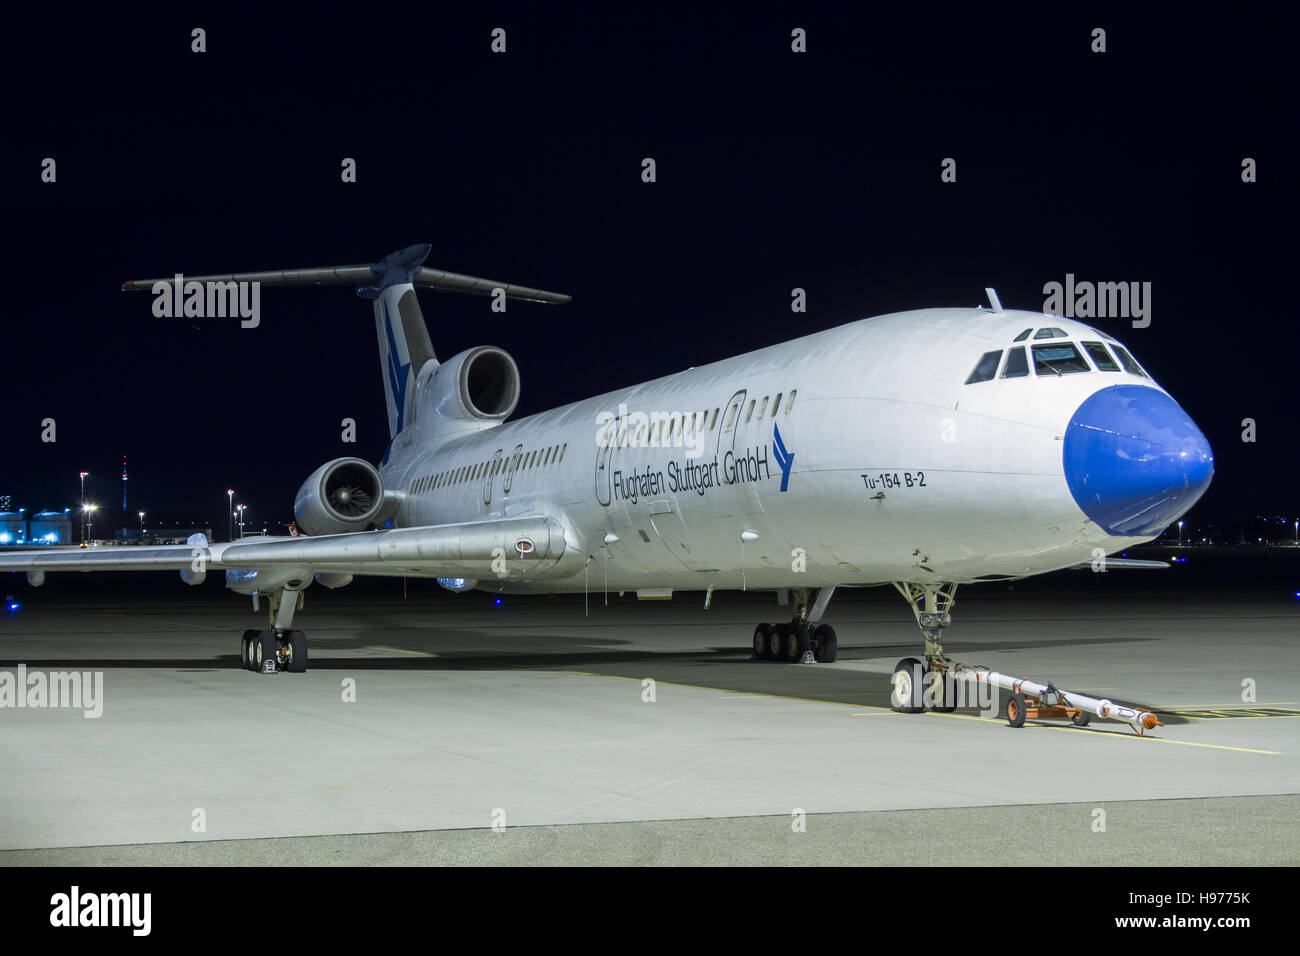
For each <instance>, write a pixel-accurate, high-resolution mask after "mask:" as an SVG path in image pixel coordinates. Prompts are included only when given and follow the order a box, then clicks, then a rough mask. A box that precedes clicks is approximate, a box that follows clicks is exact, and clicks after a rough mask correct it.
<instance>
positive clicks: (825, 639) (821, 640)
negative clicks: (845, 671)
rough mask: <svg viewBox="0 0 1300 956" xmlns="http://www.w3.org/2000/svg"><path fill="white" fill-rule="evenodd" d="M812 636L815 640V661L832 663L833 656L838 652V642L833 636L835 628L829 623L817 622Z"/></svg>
mask: <svg viewBox="0 0 1300 956" xmlns="http://www.w3.org/2000/svg"><path fill="white" fill-rule="evenodd" d="M813 638H814V639H815V640H816V641H817V662H818V663H819V664H834V663H835V658H837V657H839V654H840V642H839V639H838V638H837V637H836V636H835V628H833V627H831V626H830V625H829V624H818V625H817V629H816V630H814V631H813Z"/></svg>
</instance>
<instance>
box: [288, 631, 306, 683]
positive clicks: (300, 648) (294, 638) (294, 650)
mask: <svg viewBox="0 0 1300 956" xmlns="http://www.w3.org/2000/svg"><path fill="white" fill-rule="evenodd" d="M287 636H288V638H289V667H288V670H289V673H291V674H305V673H307V635H306V634H305V633H303V632H302V631H290V632H289V633H288V635H287Z"/></svg>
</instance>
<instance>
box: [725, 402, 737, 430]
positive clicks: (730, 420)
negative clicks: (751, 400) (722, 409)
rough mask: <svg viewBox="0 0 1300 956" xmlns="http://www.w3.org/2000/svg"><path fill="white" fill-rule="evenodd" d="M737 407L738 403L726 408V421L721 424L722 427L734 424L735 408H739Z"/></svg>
mask: <svg viewBox="0 0 1300 956" xmlns="http://www.w3.org/2000/svg"><path fill="white" fill-rule="evenodd" d="M739 407H740V406H738V405H732V406H730V407H728V409H727V423H726V424H725V425H723V426H722V427H723V428H730V427H731V426H732V425H734V424H735V422H736V409H737V408H739Z"/></svg>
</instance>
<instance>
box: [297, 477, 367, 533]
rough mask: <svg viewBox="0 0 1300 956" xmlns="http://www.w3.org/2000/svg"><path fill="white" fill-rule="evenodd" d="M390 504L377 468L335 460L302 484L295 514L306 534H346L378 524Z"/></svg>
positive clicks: (298, 523) (299, 525) (299, 526)
mask: <svg viewBox="0 0 1300 956" xmlns="http://www.w3.org/2000/svg"><path fill="white" fill-rule="evenodd" d="M389 505H391V503H389V502H385V499H384V483H383V480H382V479H381V478H380V477H379V471H378V469H376V468H375V466H374V465H372V464H370V463H369V462H367V461H362V460H361V459H360V458H335V459H334V460H333V461H327V462H326V463H325V464H323V465H321V466H320V467H319V468H317V469H316V470H315V471H314V472H312V474H311V477H310V478H308V479H307V480H306V481H304V482H303V483H302V487H301V488H299V489H298V494H297V496H296V497H295V498H294V500H293V513H294V520H295V521H296V522H297V525H298V528H299V529H300V530H301V531H302V532H303V533H304V534H309V535H318V534H344V533H346V532H349V531H364V530H365V529H366V528H367V527H369V526H370V525H372V524H376V523H377V522H379V521H380V520H382V519H383V518H384V517H386V516H387V513H388V512H389V511H390V507H389Z"/></svg>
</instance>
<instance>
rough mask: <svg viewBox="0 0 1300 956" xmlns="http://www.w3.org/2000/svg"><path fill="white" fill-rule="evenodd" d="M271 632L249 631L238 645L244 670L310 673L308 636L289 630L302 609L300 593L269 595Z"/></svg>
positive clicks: (273, 672)
mask: <svg viewBox="0 0 1300 956" xmlns="http://www.w3.org/2000/svg"><path fill="white" fill-rule="evenodd" d="M267 597H268V598H269V600H268V602H267V603H268V604H269V605H270V608H269V610H270V624H271V627H270V629H269V630H265V631H256V630H248V631H245V632H244V636H243V637H242V638H241V639H240V642H239V662H240V666H242V667H243V668H244V669H245V670H250V671H255V672H257V673H259V674H275V673H279V672H280V671H288V672H289V673H291V674H301V673H304V672H305V671H306V670H307V635H306V634H305V633H304V632H302V631H294V630H290V628H289V625H290V624H292V623H293V612H294V611H295V610H298V609H299V608H301V607H302V592H301V591H288V590H283V591H272V592H271V593H270V594H269V595H267Z"/></svg>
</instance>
